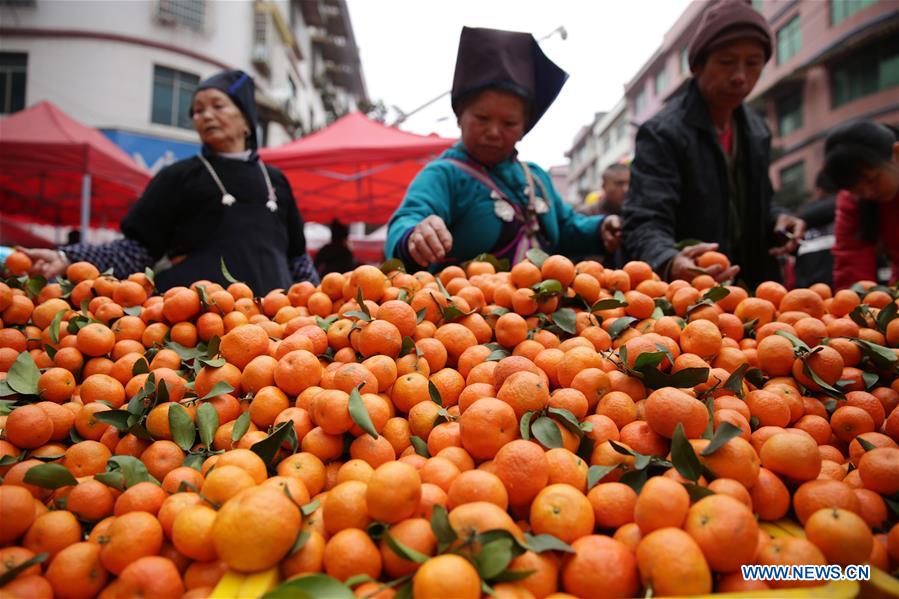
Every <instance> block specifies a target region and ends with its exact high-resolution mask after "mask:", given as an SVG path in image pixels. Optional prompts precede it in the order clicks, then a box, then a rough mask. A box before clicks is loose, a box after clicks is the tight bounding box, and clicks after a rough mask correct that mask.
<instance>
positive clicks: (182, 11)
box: [156, 0, 206, 31]
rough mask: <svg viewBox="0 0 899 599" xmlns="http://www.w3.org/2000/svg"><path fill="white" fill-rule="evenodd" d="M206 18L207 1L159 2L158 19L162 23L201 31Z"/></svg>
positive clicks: (168, 0) (179, 0)
mask: <svg viewBox="0 0 899 599" xmlns="http://www.w3.org/2000/svg"><path fill="white" fill-rule="evenodd" d="M205 17H206V0H159V5H158V6H157V9H156V18H157V19H159V21H160V22H161V23H166V24H171V25H183V26H184V27H188V28H190V29H193V30H194V31H201V30H202V29H203V22H204V20H205Z"/></svg>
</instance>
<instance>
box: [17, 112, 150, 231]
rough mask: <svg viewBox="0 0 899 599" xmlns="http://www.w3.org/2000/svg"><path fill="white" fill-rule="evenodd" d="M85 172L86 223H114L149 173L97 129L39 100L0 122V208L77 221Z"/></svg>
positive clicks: (35, 218)
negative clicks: (87, 194)
mask: <svg viewBox="0 0 899 599" xmlns="http://www.w3.org/2000/svg"><path fill="white" fill-rule="evenodd" d="M85 174H89V175H90V176H91V225H93V226H97V227H110V228H118V225H119V221H120V220H121V219H122V217H123V216H125V214H126V213H127V211H128V208H129V207H130V206H131V204H133V203H134V201H135V200H136V199H137V198H138V196H140V194H141V193H142V192H143V190H144V187H146V185H147V183H148V182H149V181H150V173H149V172H148V171H147V170H146V169H144V168H142V167H141V166H139V165H138V164H137V163H135V162H134V160H132V159H131V157H130V156H128V155H127V154H126V153H125V152H124V151H123V150H121V149H120V148H119V147H118V146H116V145H115V144H114V143H113V142H112V141H110V140H109V139H108V138H107V137H106V136H105V135H103V134H102V133H101V132H100V131H98V130H97V129H94V128H91V127H88V126H86V125H83V124H81V123H79V122H78V121H76V120H75V119H73V118H71V117H70V116H68V115H67V114H65V113H64V112H62V111H61V110H60V109H59V108H57V107H56V106H54V105H53V104H51V103H50V102H40V103H39V104H35V105H34V106H32V107H31V108H28V109H27V110H22V111H20V112H17V113H15V114H13V115H12V116H10V117H8V118H6V119H4V120H2V121H0V212H3V213H4V214H6V215H9V216H15V217H17V218H21V219H26V220H28V221H30V222H40V223H46V224H51V225H67V226H78V225H79V224H80V222H81V219H80V213H81V191H82V178H83V175H85Z"/></svg>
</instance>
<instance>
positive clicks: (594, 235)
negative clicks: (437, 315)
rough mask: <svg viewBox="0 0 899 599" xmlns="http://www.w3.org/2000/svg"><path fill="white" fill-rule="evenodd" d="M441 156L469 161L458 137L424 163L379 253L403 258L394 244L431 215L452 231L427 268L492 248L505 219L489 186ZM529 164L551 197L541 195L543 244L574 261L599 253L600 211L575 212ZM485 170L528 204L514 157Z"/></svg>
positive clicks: (510, 194) (542, 173) (508, 192)
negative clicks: (443, 252) (441, 258)
mask: <svg viewBox="0 0 899 599" xmlns="http://www.w3.org/2000/svg"><path fill="white" fill-rule="evenodd" d="M444 158H455V159H456V160H460V161H469V162H470V161H471V158H469V157H468V154H467V153H466V151H465V149H464V147H463V145H462V143H461V142H459V143H457V144H456V145H454V146H453V147H451V148H449V149H448V150H446V151H445V152H444V153H443V154H441V155H440V157H439V158H437V159H436V160H433V161H432V162H430V163H428V165H427V166H425V167H424V168H423V169H422V170H421V172H420V173H418V175H416V177H415V179H414V180H413V181H412V183H410V184H409V188H408V189H407V190H406V197H405V198H404V199H403V203H402V204H401V205H400V207H399V208H398V209H397V210H396V212H394V213H393V216H392V217H391V218H390V222H389V223H388V228H387V242H386V243H385V246H384V254H385V256H386V257H387V258H388V259H390V258H401V259H405V258H407V257H408V256H407V254H406V251H404V249H400V248H399V247H398V246H399V244H400V243H401V242H403V243H404V242H405V241H406V239H407V237H408V232H409V231H410V230H411V229H412V228H413V227H415V226H416V225H417V224H418V223H420V222H421V221H422V220H423V219H424V218H425V217H427V216H430V215H432V214H435V215H437V216H439V217H440V218H441V219H443V221H444V222H445V223H446V225H447V228H449V230H450V233H451V234H452V236H453V247H452V249H450V251H449V254H448V256H447V261H446V263H445V264H438V265H432V266H431V268H432V269H436V268H440V267H442V266H446V265H448V264H458V263H460V262H464V261H466V260H471V259H472V258H474V257H475V256H477V255H478V254H482V253H485V252H490V251H491V250H494V249H495V248H496V244H497V242H498V241H499V238H500V234H501V231H502V226H503V224H504V223H503V221H502V220H500V219H499V217H497V216H496V214H495V213H494V200H493V199H492V198H491V197H490V189H488V188H487V186H485V185H484V184H483V183H481V182H480V181H478V180H477V179H475V178H474V177H472V176H471V175H469V174H468V173H466V172H465V171H463V170H462V169H460V168H459V167H457V166H455V165H454V164H452V163H451V162H449V161H447V160H444ZM528 166H529V167H530V168H531V172H532V173H533V175H534V176H535V177H539V178H540V180H541V181H542V182H543V188H544V189H546V191H547V193H548V194H549V196H550V197H549V198H544V199H545V200H546V202H547V203H548V204H549V211H548V212H546V213H545V214H541V215H540V217H539V218H540V224H541V228H542V234H543V235H544V237H545V238H546V240H547V242H548V244H549V247H544V248H543V249H544V250H545V251H546V252H548V253H550V254H563V255H565V256H568V257H570V258H572V259H574V260H575V261H576V260H577V259H579V258H583V257H585V256H595V255H598V254H603V253H604V249H603V244H602V237H601V236H600V233H599V226H600V223H601V222H602V219H603V216H602V215H599V216H586V215H583V214H578V213H576V212H575V211H574V210H572V209H571V206H569V205H568V204H566V203H565V202H563V201H562V199H561V198H560V197H559V194H558V193H557V192H556V190H555V188H553V185H552V181H551V180H550V177H549V175H548V174H547V173H546V172H545V171H544V170H543V169H541V168H540V167H538V166H537V165H535V164H532V163H530V162H529V163H528ZM489 173H490V176H491V177H492V178H493V180H494V181H495V182H496V183H497V184H498V185H499V187H500V189H501V190H502V191H503V192H504V193H505V194H506V196H507V197H508V198H510V199H512V200H513V201H515V202H519V203H521V204H522V205H527V203H528V196H527V194H526V193H525V189H526V185H527V183H526V180H525V175H524V171H523V170H522V168H521V166H519V164H518V162H517V159H516V158H515V157H514V156H513V157H512V158H510V159H508V160H505V161H503V162H501V163H499V164H497V165H496V166H494V167H493V168H492V169H490V170H489ZM536 187H537V194H538V195H540V194H541V191H540V186H539V185H538V186H536ZM410 266H412V265H410Z"/></svg>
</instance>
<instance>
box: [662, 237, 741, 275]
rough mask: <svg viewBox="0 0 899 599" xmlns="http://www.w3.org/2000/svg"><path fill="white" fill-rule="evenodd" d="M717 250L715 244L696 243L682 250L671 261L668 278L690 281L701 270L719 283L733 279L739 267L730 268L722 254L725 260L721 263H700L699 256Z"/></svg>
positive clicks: (728, 262)
mask: <svg viewBox="0 0 899 599" xmlns="http://www.w3.org/2000/svg"><path fill="white" fill-rule="evenodd" d="M717 249H718V244H717V243H697V244H696V245H691V246H689V247H686V248H684V249H683V250H681V252H680V253H679V254H678V255H676V256H675V257H674V258H672V259H671V268H670V270H669V278H670V279H671V280H674V279H684V280H686V281H690V280H692V279H693V278H694V277H695V276H696V275H697V274H700V273H699V272H698V270H699V269H702V270H704V271H705V274H708V275H710V276H711V277H713V278H714V279H715V280H716V281H718V282H719V283H720V282H722V281H729V280H731V279H733V278H734V277H735V276H737V273H739V272H740V267H739V266H736V265H734V266H731V265H730V261H728V260H727V257H726V256H724V255H723V254H719V255H720V256H724V258H725V261H724V262H723V263H722V262H718V263H714V264H707V265H706V263H702V261H701V256H702V255H703V254H705V253H706V252H715V250H717ZM716 253H717V252H716Z"/></svg>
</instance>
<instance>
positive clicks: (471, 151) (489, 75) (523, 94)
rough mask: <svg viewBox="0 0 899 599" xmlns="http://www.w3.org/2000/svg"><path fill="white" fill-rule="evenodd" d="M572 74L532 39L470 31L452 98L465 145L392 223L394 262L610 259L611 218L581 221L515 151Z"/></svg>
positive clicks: (424, 174)
mask: <svg viewBox="0 0 899 599" xmlns="http://www.w3.org/2000/svg"><path fill="white" fill-rule="evenodd" d="M567 77H568V75H567V74H566V73H565V72H564V71H563V70H562V69H560V68H559V67H558V66H556V65H555V64H554V63H553V62H552V61H551V60H549V58H547V57H546V56H545V55H544V54H543V52H542V51H541V50H540V47H539V46H538V44H537V41H536V40H535V39H534V37H533V36H532V35H531V34H529V33H518V32H512V31H500V30H496V29H474V28H469V27H465V28H463V29H462V34H461V37H460V39H459V53H458V56H457V58H456V72H455V76H454V78H453V87H452V93H451V99H452V106H453V111H454V112H455V113H456V116H457V118H458V123H459V128H460V130H461V132H462V136H461V137H462V139H461V141H460V142H459V143H457V144H456V145H454V146H453V147H452V148H450V149H449V150H447V151H445V152H444V153H443V154H442V155H441V156H440V157H439V158H438V159H436V160H434V161H432V162H431V163H429V164H428V165H427V166H425V168H424V169H423V170H422V171H421V172H420V173H419V174H418V175H417V176H416V177H415V179H414V180H413V181H412V183H411V184H410V185H409V188H408V190H407V191H406V197H405V198H404V199H403V203H402V204H401V205H400V207H399V208H398V209H397V210H396V212H395V213H394V214H393V216H392V217H391V219H390V222H389V224H388V233H387V241H386V243H385V246H384V254H385V255H386V257H387V258H388V259H390V258H400V259H402V260H403V261H404V262H405V263H406V265H407V267H409V268H411V269H416V268H421V267H423V266H424V267H429V268H431V269H432V270H435V269H437V268H439V267H442V266H445V265H447V264H453V263H460V262H463V261H465V260H471V259H472V258H474V257H476V256H478V255H479V254H481V253H485V252H488V253H492V254H494V255H496V256H497V257H499V258H507V259H509V260H510V262H512V263H513V264H514V263H516V262H519V261H521V260H523V259H524V257H525V254H526V252H527V251H528V250H530V249H532V248H542V249H543V250H545V251H547V252H549V253H560V254H565V255H568V256H571V257H579V256H584V255H591V254H599V253H603V251H604V243H603V240H604V239H610V240H611V239H612V237H613V235H612V233H613V232H612V230H611V228H610V227H609V223H610V221H607V220H606V219H605V218H604V217H603V216H584V215H581V214H576V213H575V212H574V211H573V210H572V208H571V207H570V206H568V205H567V204H565V203H564V202H563V201H562V199H561V198H560V197H559V195H558V193H556V190H555V189H554V188H553V186H552V182H551V180H550V177H549V175H548V174H547V173H546V172H545V171H544V170H543V169H541V168H540V167H538V166H537V165H535V164H533V163H529V162H524V161H522V160H519V158H518V152H517V151H516V149H515V144H516V143H518V141H519V140H521V138H522V137H523V136H524V135H525V134H527V132H528V131H530V130H531V128H533V127H534V125H536V124H537V122H538V121H539V120H540V117H542V116H543V114H544V113H545V112H546V110H547V109H548V108H549V106H550V105H551V104H552V103H553V101H554V100H555V99H556V96H557V95H558V94H559V91H560V90H561V89H562V85H563V84H564V83H565V80H566V79H567Z"/></svg>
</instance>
